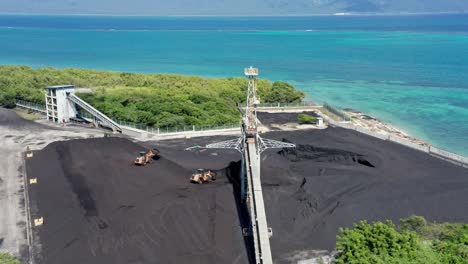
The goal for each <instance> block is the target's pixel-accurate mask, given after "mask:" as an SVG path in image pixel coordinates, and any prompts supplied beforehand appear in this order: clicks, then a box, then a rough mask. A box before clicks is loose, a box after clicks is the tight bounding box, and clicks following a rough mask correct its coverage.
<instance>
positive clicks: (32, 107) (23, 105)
mask: <svg viewBox="0 0 468 264" xmlns="http://www.w3.org/2000/svg"><path fill="white" fill-rule="evenodd" d="M15 104H16V106H18V107H21V108H25V109H28V110H32V111H37V112H41V113H46V106H45V105H43V104H36V103H32V102H28V101H23V100H16V102H15Z"/></svg>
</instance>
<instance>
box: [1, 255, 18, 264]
mask: <svg viewBox="0 0 468 264" xmlns="http://www.w3.org/2000/svg"><path fill="white" fill-rule="evenodd" d="M0 264H20V262H19V260H18V259H16V258H15V257H13V256H12V255H10V254H8V253H0Z"/></svg>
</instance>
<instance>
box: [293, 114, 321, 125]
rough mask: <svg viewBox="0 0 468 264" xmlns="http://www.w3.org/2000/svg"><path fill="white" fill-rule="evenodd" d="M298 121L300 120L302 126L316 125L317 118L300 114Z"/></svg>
mask: <svg viewBox="0 0 468 264" xmlns="http://www.w3.org/2000/svg"><path fill="white" fill-rule="evenodd" d="M297 119H298V120H299V123H301V124H315V123H317V118H316V117H313V116H310V115H307V114H299V115H298V116H297Z"/></svg>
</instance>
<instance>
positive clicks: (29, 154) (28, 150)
mask: <svg viewBox="0 0 468 264" xmlns="http://www.w3.org/2000/svg"><path fill="white" fill-rule="evenodd" d="M32 156H33V153H32V151H31V149H30V148H29V146H27V147H26V158H32Z"/></svg>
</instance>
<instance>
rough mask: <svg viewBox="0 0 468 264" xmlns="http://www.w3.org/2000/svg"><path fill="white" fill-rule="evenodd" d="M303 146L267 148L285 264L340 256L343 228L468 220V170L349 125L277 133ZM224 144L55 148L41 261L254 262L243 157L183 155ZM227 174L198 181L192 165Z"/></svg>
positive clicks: (277, 252)
mask: <svg viewBox="0 0 468 264" xmlns="http://www.w3.org/2000/svg"><path fill="white" fill-rule="evenodd" d="M262 136H263V137H265V138H271V139H276V140H282V139H284V140H285V141H290V142H294V143H296V144H297V148H296V149H294V150H267V151H265V152H264V153H263V154H262V163H261V173H262V176H261V177H262V185H263V191H264V200H265V208H266V214H267V220H268V224H269V226H271V227H272V229H273V237H272V238H271V245H272V253H273V257H274V261H275V263H291V260H292V259H297V256H299V255H307V254H304V252H309V251H311V250H318V249H326V250H332V249H333V248H334V245H335V239H336V235H337V234H338V229H339V227H350V226H352V224H353V223H356V222H358V221H361V220H364V219H365V220H368V221H375V220H385V219H391V220H393V221H398V220H399V219H400V218H403V217H407V216H409V215H411V214H417V215H423V216H425V217H426V218H427V219H428V220H429V221H439V222H441V221H449V222H468V215H467V214H466V213H465V211H466V210H462V209H463V208H468V199H467V198H468V170H467V169H464V168H462V167H458V166H456V165H453V164H451V163H448V162H445V161H442V160H439V159H437V158H434V157H431V156H429V155H427V154H425V153H422V152H418V151H415V150H412V149H409V148H406V147H403V146H400V145H397V144H394V143H391V142H387V141H381V140H378V139H375V138H371V137H368V136H365V135H362V134H359V133H357V132H355V131H351V130H345V129H340V128H328V129H325V130H309V131H294V132H274V133H267V134H264V135H262ZM224 139H226V138H216V137H213V138H194V139H180V140H168V141H161V142H158V143H155V144H157V146H156V147H157V148H158V149H159V150H160V151H161V157H160V159H158V160H157V161H154V162H153V163H152V164H150V165H148V166H145V167H134V166H133V165H132V160H133V159H134V158H135V157H136V155H137V154H138V152H139V151H141V150H144V149H142V147H141V146H140V145H138V144H135V143H132V142H130V141H128V140H125V139H119V138H107V139H91V140H75V141H69V142H60V143H53V144H51V145H49V146H48V147H47V148H45V149H44V150H42V151H40V152H38V153H36V154H35V155H34V157H33V158H32V159H30V160H29V161H28V163H27V169H28V175H29V176H30V177H32V176H36V177H38V182H39V183H38V184H37V185H36V186H33V187H31V188H30V189H31V193H32V195H31V201H32V202H31V203H32V206H33V208H32V212H33V214H34V215H35V216H37V215H41V216H44V221H45V222H44V223H45V224H44V226H42V227H40V228H37V229H36V230H38V235H39V236H38V237H39V238H40V242H41V245H42V249H41V250H40V252H41V255H40V256H41V259H40V261H39V263H69V264H74V263H100V264H102V263H247V261H248V257H247V256H248V253H247V252H248V250H247V249H248V248H249V247H250V246H249V245H250V244H249V241H248V240H244V238H243V236H242V227H245V222H246V216H245V210H244V208H243V205H242V203H241V201H240V200H239V196H240V194H239V187H238V186H239V178H238V176H237V175H238V172H239V170H240V168H239V166H240V162H239V160H240V154H239V153H237V152H236V151H224V150H219V151H218V150H199V151H185V150H184V149H185V148H186V147H189V146H193V145H204V144H207V143H211V142H216V141H219V140H224ZM147 147H148V148H149V147H153V146H152V145H148V146H147ZM197 168H208V169H213V170H216V171H217V172H218V176H217V180H216V181H215V182H213V183H211V184H206V185H196V184H190V183H189V177H190V174H191V172H192V170H193V169H197Z"/></svg>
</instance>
